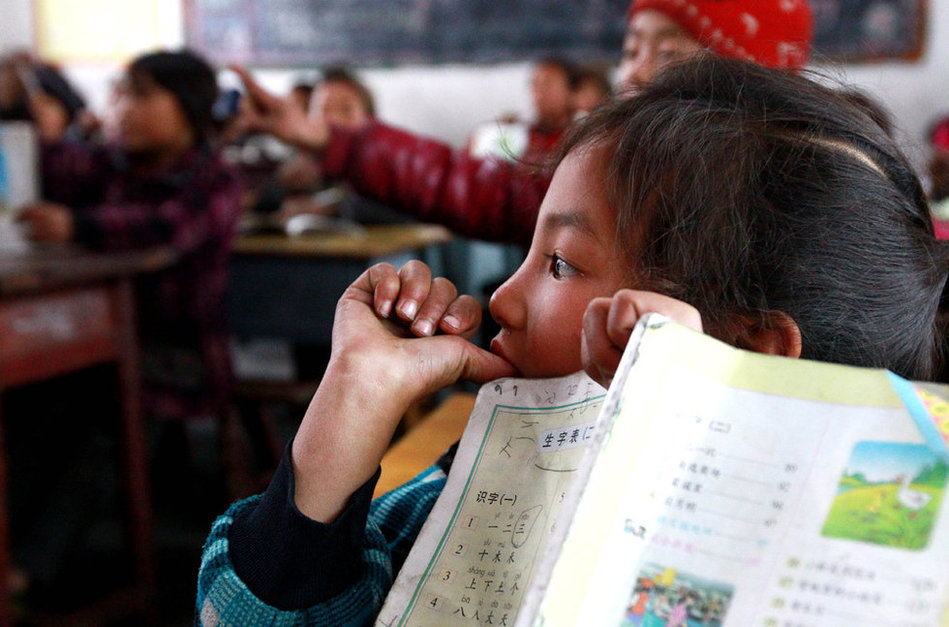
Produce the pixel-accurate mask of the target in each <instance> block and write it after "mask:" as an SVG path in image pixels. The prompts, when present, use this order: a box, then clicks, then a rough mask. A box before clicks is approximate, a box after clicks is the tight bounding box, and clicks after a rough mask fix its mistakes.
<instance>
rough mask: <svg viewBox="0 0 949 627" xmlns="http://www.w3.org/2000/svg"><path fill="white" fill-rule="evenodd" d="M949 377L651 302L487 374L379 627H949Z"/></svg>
mask: <svg viewBox="0 0 949 627" xmlns="http://www.w3.org/2000/svg"><path fill="white" fill-rule="evenodd" d="M945 390H946V388H942V387H941V386H937V385H933V384H917V383H912V382H909V381H906V380H904V379H901V378H899V377H897V376H895V375H893V374H892V373H889V372H887V371H885V370H874V369H867V368H855V367H848V366H840V365H835V364H826V363H819V362H813V361H807V360H796V359H787V358H782V357H775V356H769V355H762V354H757V353H751V352H748V351H743V350H739V349H736V348H734V347H731V346H728V345H726V344H723V343H721V342H719V341H717V340H715V339H712V338H710V337H708V336H705V335H702V334H700V333H697V332H694V331H691V330H689V329H686V328H685V327H682V326H680V325H678V324H675V323H672V322H670V321H668V320H666V319H665V318H663V317H661V316H658V315H655V314H651V315H649V316H645V317H644V318H643V319H642V320H641V321H640V323H639V324H638V325H637V327H636V329H635V330H634V332H633V336H632V338H631V339H630V342H629V345H628V346H627V348H626V351H625V353H624V356H623V359H622V361H621V363H620V367H619V369H618V371H617V373H616V376H615V378H614V381H613V383H612V385H611V386H610V389H609V391H606V390H603V389H602V388H601V387H600V386H599V385H597V384H596V383H595V382H593V381H592V380H591V379H589V378H587V377H586V376H585V375H584V374H582V373H578V374H576V375H572V376H568V377H563V378H559V379H542V380H524V379H501V380H498V381H494V382H492V383H490V384H487V385H485V386H484V387H483V388H482V390H481V392H480V393H479V395H478V400H477V402H476V405H475V409H474V411H473V413H472V416H471V419H470V421H469V425H468V427H467V429H466V430H465V433H464V435H463V437H462V440H461V443H460V445H459V449H458V452H457V454H456V457H455V461H454V465H453V466H452V470H451V473H450V475H449V478H448V481H447V484H446V487H445V489H444V491H443V493H442V494H441V496H440V498H439V500H438V502H437V504H436V505H435V507H434V509H433V511H432V513H431V515H430V516H429V519H428V521H427V522H426V524H425V526H424V528H423V529H422V532H421V534H420V536H419V538H418V541H417V542H416V544H415V546H414V547H413V549H412V551H411V553H410V555H409V557H408V559H407V560H406V563H405V565H404V567H403V568H402V570H401V572H400V573H399V575H398V577H397V579H396V582H395V584H394V586H393V588H392V590H391V592H390V594H389V596H388V598H387V599H386V603H385V605H384V607H383V609H382V612H381V613H380V615H379V617H378V619H377V624H378V625H387V626H389V625H391V626H395V625H412V626H416V625H453V624H456V625H510V626H514V625H517V626H521V627H527V626H532V625H534V626H540V625H544V626H547V625H553V626H559V625H617V626H627V625H678V626H685V625H690V626H698V625H701V626H713V625H715V626H717V625H725V626H732V625H734V626H745V625H762V626H765V627H784V626H797V625H909V626H920V627H922V626H931V625H949V577H947V573H949V511H947V510H949V505H947V502H949V499H946V498H944V494H945V491H946V484H947V476H949V449H947V438H949V402H947V401H945V400H943V397H944V396H945V394H944V392H945Z"/></svg>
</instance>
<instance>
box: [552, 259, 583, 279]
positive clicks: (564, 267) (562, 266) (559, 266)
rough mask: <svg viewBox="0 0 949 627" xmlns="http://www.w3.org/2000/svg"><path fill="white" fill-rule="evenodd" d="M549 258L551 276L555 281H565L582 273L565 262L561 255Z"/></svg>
mask: <svg viewBox="0 0 949 627" xmlns="http://www.w3.org/2000/svg"><path fill="white" fill-rule="evenodd" d="M547 258H548V259H550V274H551V275H553V277H554V278H555V279H563V278H566V277H568V276H574V275H575V274H579V273H580V271H579V270H577V269H576V268H574V267H573V266H571V265H570V264H569V263H567V262H566V261H564V260H563V259H562V258H561V257H560V255H557V254H553V255H548V256H547Z"/></svg>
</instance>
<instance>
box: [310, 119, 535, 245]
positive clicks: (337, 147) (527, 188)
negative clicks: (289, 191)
mask: <svg viewBox="0 0 949 627" xmlns="http://www.w3.org/2000/svg"><path fill="white" fill-rule="evenodd" d="M323 169H324V172H325V174H326V175H327V176H328V177H330V178H336V179H340V180H344V181H346V182H347V183H349V185H350V186H351V187H352V188H353V189H354V190H355V191H356V192H357V193H359V194H360V195H362V196H365V197H367V198H371V199H372V200H376V201H379V202H381V203H383V204H385V205H387V206H389V207H392V208H393V209H397V210H399V211H401V212H403V213H406V214H409V215H412V216H414V217H416V218H418V219H420V220H425V221H429V222H437V223H439V224H443V225H445V226H447V227H449V228H450V229H452V230H453V231H455V232H456V233H459V234H461V235H465V236H467V237H474V238H478V239H484V240H489V241H495V242H505V243H519V244H522V245H525V246H527V245H529V244H530V239H531V236H532V234H533V232H534V224H535V223H536V221H537V213H538V210H539V208H540V203H541V201H542V200H543V198H544V194H545V193H546V192H547V187H548V186H549V185H550V172H547V171H542V170H533V169H531V168H529V167H527V166H525V165H520V164H516V163H511V162H509V161H504V160H501V159H493V158H489V159H478V158H474V157H471V156H470V155H469V154H468V151H466V150H455V149H453V148H452V147H450V146H448V145H447V144H444V143H442V142H439V141H436V140H433V139H429V138H426V137H420V136H418V135H414V134H412V133H408V132H406V131H403V130H400V129H396V128H393V127H391V126H387V125H385V124H382V123H381V122H378V121H371V122H369V123H367V124H366V125H365V126H363V127H362V128H361V129H360V130H358V131H355V132H352V131H346V130H343V129H339V128H333V129H332V131H331V133H330V138H329V141H328V143H327V147H326V150H325V152H324V154H323Z"/></svg>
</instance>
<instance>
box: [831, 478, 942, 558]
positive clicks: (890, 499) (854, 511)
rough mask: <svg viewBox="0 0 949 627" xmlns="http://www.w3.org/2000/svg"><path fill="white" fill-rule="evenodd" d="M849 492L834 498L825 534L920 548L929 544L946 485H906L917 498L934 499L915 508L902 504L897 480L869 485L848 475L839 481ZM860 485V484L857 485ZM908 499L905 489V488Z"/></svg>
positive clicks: (904, 498) (896, 546)
mask: <svg viewBox="0 0 949 627" xmlns="http://www.w3.org/2000/svg"><path fill="white" fill-rule="evenodd" d="M840 486H841V487H842V488H849V489H848V490H847V491H845V492H843V493H841V494H838V495H837V497H836V498H834V503H833V505H832V506H831V509H830V513H829V514H828V515H827V520H826V521H824V528H823V530H822V533H823V535H824V536H825V537H829V538H843V539H846V540H856V541H859V542H872V543H874V544H882V545H885V546H891V547H895V548H902V549H911V550H920V549H923V548H925V547H926V545H927V544H928V543H929V537H930V534H931V532H932V528H933V524H934V522H935V517H936V513H937V512H938V511H939V504H940V502H941V500H942V494H943V491H944V488H943V487H936V486H932V485H927V484H923V483H910V484H909V485H908V486H907V488H908V490H909V491H911V492H912V493H916V494H915V495H916V496H917V497H918V498H922V499H924V500H925V499H926V497H925V496H924V495H926V494H928V495H930V497H931V498H929V499H928V502H927V503H926V504H925V505H924V506H922V507H919V509H913V508H912V507H908V506H906V505H904V504H903V503H901V501H900V496H901V486H900V485H899V484H898V483H883V484H866V483H864V482H862V481H860V479H859V478H858V477H853V476H849V477H847V476H845V477H844V478H843V479H842V480H841V483H840ZM857 486H859V487H857ZM902 490H904V493H903V494H902V496H903V500H906V493H905V490H906V488H903V489H902Z"/></svg>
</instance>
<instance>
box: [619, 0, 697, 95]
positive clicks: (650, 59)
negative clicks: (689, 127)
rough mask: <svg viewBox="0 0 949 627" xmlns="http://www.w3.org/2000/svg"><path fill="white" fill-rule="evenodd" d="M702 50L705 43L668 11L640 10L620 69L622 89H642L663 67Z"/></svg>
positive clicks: (628, 35) (628, 33)
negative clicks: (670, 15)
mask: <svg viewBox="0 0 949 627" xmlns="http://www.w3.org/2000/svg"><path fill="white" fill-rule="evenodd" d="M702 49H703V48H702V44H700V43H699V42H698V41H696V40H695V39H694V38H693V37H692V36H691V35H689V34H688V33H687V32H686V31H685V30H684V29H683V28H682V27H681V26H679V23H678V22H676V21H675V20H674V19H672V18H671V17H669V16H668V15H666V14H665V13H661V12H659V11H654V10H652V9H644V10H642V11H637V12H636V14H635V15H633V19H631V20H630V21H629V25H628V26H627V28H626V38H625V39H624V40H623V57H622V59H621V60H620V64H619V68H617V70H616V80H617V84H618V86H619V89H620V90H621V91H625V92H631V91H636V90H638V89H642V87H643V86H644V85H647V84H648V83H649V82H650V81H652V79H653V77H654V76H655V75H656V73H657V72H658V71H659V70H661V69H662V68H664V67H665V66H667V65H669V64H670V63H675V62H677V61H683V60H685V59H687V58H689V57H690V56H692V55H694V54H697V53H699V52H701V51H702Z"/></svg>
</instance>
